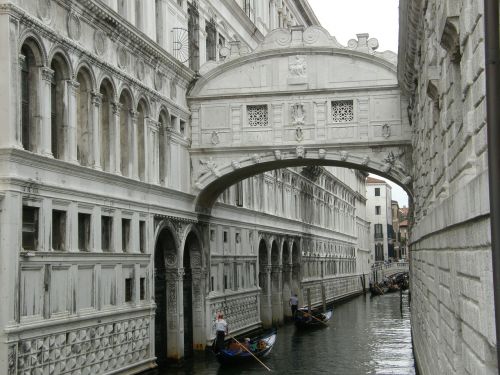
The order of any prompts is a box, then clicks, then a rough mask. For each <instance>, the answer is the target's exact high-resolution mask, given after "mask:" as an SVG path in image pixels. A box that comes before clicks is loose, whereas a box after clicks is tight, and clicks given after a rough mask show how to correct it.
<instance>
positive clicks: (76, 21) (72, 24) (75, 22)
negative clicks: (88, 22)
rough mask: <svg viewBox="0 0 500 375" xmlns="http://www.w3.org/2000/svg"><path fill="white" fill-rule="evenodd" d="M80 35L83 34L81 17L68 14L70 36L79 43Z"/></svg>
mask: <svg viewBox="0 0 500 375" xmlns="http://www.w3.org/2000/svg"><path fill="white" fill-rule="evenodd" d="M80 34H81V24H80V17H78V15H77V14H76V13H73V12H71V13H69V14H68V36H69V37H70V38H71V39H73V40H75V41H78V40H80Z"/></svg>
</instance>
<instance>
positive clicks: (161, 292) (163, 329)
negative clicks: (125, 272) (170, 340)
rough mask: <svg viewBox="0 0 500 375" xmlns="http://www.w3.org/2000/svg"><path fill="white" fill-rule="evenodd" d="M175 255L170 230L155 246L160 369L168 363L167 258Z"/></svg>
mask: <svg viewBox="0 0 500 375" xmlns="http://www.w3.org/2000/svg"><path fill="white" fill-rule="evenodd" d="M169 251H170V252H174V253H175V242H174V239H173V237H172V234H171V233H170V231H169V230H168V229H166V228H165V229H163V230H162V231H161V233H160V234H159V235H158V240H157V241H156V246H155V265H154V267H155V273H154V275H155V302H156V313H155V356H156V358H157V360H156V361H157V363H158V366H159V367H164V366H165V365H166V363H167V278H166V268H165V257H166V255H167V253H168V252H169Z"/></svg>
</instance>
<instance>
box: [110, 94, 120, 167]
mask: <svg viewBox="0 0 500 375" xmlns="http://www.w3.org/2000/svg"><path fill="white" fill-rule="evenodd" d="M121 107H122V106H121V104H120V103H117V102H114V103H111V110H112V112H113V114H112V118H111V124H110V133H111V134H110V135H109V138H110V139H109V147H111V150H110V153H109V155H110V161H109V170H110V171H111V172H112V173H115V174H118V175H121V174H122V172H121V170H120V163H121V158H120V157H121V153H120V111H121Z"/></svg>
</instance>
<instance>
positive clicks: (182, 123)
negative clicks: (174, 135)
mask: <svg viewBox="0 0 500 375" xmlns="http://www.w3.org/2000/svg"><path fill="white" fill-rule="evenodd" d="M179 132H180V133H181V134H182V135H186V121H184V120H179Z"/></svg>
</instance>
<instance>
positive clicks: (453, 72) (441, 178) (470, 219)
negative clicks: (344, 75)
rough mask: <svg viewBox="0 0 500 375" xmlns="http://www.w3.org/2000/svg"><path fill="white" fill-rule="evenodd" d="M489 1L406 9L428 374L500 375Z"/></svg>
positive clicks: (413, 241) (415, 262) (406, 81)
mask: <svg viewBox="0 0 500 375" xmlns="http://www.w3.org/2000/svg"><path fill="white" fill-rule="evenodd" d="M483 12H484V9H483V1H480V0H473V1H461V0H460V1H459V0H457V1H455V0H453V1H452V0H448V1H425V2H424V1H411V2H407V1H401V2H400V49H399V71H398V75H399V79H400V83H401V85H402V87H403V88H404V90H405V91H406V92H407V93H408V96H409V101H410V106H409V108H408V111H409V114H410V120H411V123H412V127H413V129H414V135H413V161H414V167H413V168H414V171H413V176H414V199H413V203H414V204H413V208H414V217H413V220H414V225H413V227H412V229H411V237H410V258H411V259H410V261H411V271H412V280H411V291H412V321H413V323H414V325H413V342H414V345H415V355H416V359H417V364H418V366H419V368H420V370H421V373H422V374H436V373H459V374H496V373H497V372H498V368H497V358H496V350H497V349H496V346H497V341H496V340H497V339H496V338H495V319H494V305H493V280H492V264H491V247H490V245H491V242H490V241H491V237H490V222H489V202H488V196H489V193H488V189H489V187H488V169H487V140H486V102H485V79H486V78H485V71H484V67H485V65H484V64H485V56H484V53H485V51H484V41H483V40H484V17H483Z"/></svg>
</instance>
